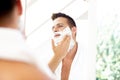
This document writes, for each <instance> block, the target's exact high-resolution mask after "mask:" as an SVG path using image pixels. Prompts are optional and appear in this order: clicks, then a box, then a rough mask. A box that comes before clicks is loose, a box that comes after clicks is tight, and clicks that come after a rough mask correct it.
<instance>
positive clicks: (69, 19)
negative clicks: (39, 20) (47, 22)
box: [51, 12, 76, 28]
mask: <svg viewBox="0 0 120 80" xmlns="http://www.w3.org/2000/svg"><path fill="white" fill-rule="evenodd" d="M59 17H64V18H66V19H67V20H68V24H69V25H70V28H71V27H73V26H75V27H76V23H75V21H74V20H73V18H72V17H70V16H69V15H66V14H64V13H60V12H59V13H53V15H52V17H51V18H52V20H55V19H56V18H59Z"/></svg>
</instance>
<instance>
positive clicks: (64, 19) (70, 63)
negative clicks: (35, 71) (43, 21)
mask: <svg viewBox="0 0 120 80" xmlns="http://www.w3.org/2000/svg"><path fill="white" fill-rule="evenodd" d="M52 20H53V24H54V25H53V28H52V30H53V32H54V39H53V41H52V47H53V52H54V53H55V54H54V56H53V58H52V59H51V61H50V62H49V67H50V68H51V70H52V71H53V72H55V70H56V68H57V67H58V65H59V64H60V62H61V61H62V68H61V70H60V72H61V74H58V75H61V80H79V79H80V78H79V76H77V77H76V76H73V77H74V78H71V77H70V75H71V74H72V73H71V69H75V67H76V66H74V64H75V62H76V59H75V57H76V58H77V57H78V55H79V53H77V51H78V43H77V41H76V33H77V28H76V24H75V22H74V20H73V19H72V18H71V17H70V16H68V15H66V14H64V13H55V14H53V15H52ZM66 28H69V29H68V30H69V31H68V32H67V34H66V33H65V32H64V31H65V29H66ZM60 32H62V33H60ZM63 33H65V35H70V36H71V41H70V45H69V47H70V49H69V50H68V52H67V53H65V54H63V53H56V48H59V50H64V47H59V45H60V44H63V43H62V42H61V41H62V37H61V36H64V35H63ZM60 37H61V40H60ZM55 43H57V44H58V45H55ZM74 74H77V72H76V73H74ZM75 77H76V78H75Z"/></svg>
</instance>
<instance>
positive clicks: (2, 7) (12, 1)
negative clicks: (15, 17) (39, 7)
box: [0, 0, 17, 17]
mask: <svg viewBox="0 0 120 80" xmlns="http://www.w3.org/2000/svg"><path fill="white" fill-rule="evenodd" d="M16 2H17V0H0V17H5V16H7V15H9V14H10V13H11V11H12V10H13V9H14V6H15V5H16Z"/></svg>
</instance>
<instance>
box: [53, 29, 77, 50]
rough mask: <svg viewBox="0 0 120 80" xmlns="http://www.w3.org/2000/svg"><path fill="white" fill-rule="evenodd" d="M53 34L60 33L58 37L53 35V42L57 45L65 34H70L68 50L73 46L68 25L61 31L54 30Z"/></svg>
mask: <svg viewBox="0 0 120 80" xmlns="http://www.w3.org/2000/svg"><path fill="white" fill-rule="evenodd" d="M55 34H59V35H60V36H58V37H54V38H53V40H54V42H55V46H57V45H58V44H59V43H60V42H61V41H62V40H63V38H64V36H65V35H70V36H71V40H70V45H69V48H68V51H69V50H70V49H72V48H73V47H74V44H75V42H74V40H73V38H72V32H71V30H70V28H69V27H66V28H65V29H64V30H62V31H59V32H55Z"/></svg>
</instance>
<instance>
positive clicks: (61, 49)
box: [48, 35, 70, 72]
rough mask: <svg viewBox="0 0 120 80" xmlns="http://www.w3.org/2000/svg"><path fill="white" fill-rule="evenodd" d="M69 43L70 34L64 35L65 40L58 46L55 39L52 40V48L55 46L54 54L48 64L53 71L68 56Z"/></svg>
mask: <svg viewBox="0 0 120 80" xmlns="http://www.w3.org/2000/svg"><path fill="white" fill-rule="evenodd" d="M69 43H70V36H67V35H66V36H65V37H64V39H63V41H62V42H61V43H60V44H59V45H58V46H55V44H54V41H53V40H52V48H53V52H54V56H53V58H52V59H51V61H50V62H49V64H48V65H49V67H50V69H51V70H52V71H53V72H54V71H55V70H56V68H57V67H58V65H59V63H60V62H61V61H62V59H63V58H64V57H65V56H66V54H67V50H68V47H69Z"/></svg>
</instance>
